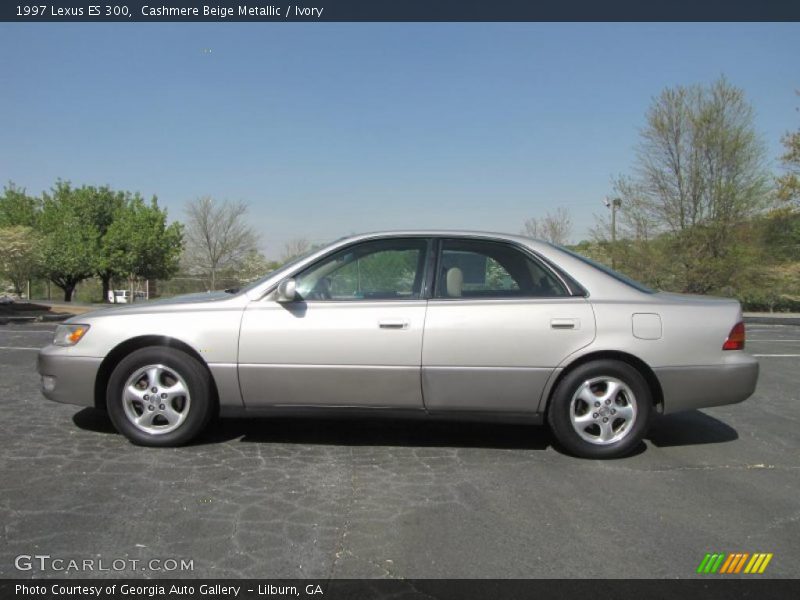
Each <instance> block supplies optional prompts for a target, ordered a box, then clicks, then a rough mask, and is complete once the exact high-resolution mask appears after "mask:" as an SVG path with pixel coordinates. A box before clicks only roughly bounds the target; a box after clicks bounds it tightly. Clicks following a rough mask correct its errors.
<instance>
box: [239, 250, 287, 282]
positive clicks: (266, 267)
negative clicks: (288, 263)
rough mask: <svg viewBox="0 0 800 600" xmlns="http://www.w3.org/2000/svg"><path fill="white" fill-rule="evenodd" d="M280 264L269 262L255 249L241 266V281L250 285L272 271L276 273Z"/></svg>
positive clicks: (248, 254)
mask: <svg viewBox="0 0 800 600" xmlns="http://www.w3.org/2000/svg"><path fill="white" fill-rule="evenodd" d="M279 266H280V263H278V262H276V261H272V260H267V259H266V258H265V257H264V255H263V254H261V252H259V251H258V250H256V249H255V248H253V249H252V250H251V251H250V252H248V253H247V255H246V256H245V257H244V259H243V260H242V263H241V265H240V266H239V274H238V275H239V280H240V281H241V282H242V283H249V282H251V281H255V280H256V279H258V278H260V277H263V276H264V275H266V274H267V273H269V272H270V271H274V270H275V269H277V268H278V267H279Z"/></svg>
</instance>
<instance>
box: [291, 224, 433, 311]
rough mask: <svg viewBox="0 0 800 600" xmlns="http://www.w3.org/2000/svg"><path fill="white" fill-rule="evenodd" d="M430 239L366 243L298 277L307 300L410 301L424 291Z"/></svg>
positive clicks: (334, 256) (298, 282)
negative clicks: (428, 240) (428, 241)
mask: <svg viewBox="0 0 800 600" xmlns="http://www.w3.org/2000/svg"><path fill="white" fill-rule="evenodd" d="M426 254H427V241H426V240H424V239H418V238H417V239H392V240H377V241H373V242H364V243H362V244H358V245H356V246H351V247H349V248H345V249H344V250H340V251H339V252H337V253H335V254H333V255H332V256H329V257H327V258H325V259H323V260H322V261H321V262H318V263H316V264H314V265H312V266H311V267H309V268H308V269H306V270H305V271H303V272H302V273H300V274H299V275H298V276H297V277H296V278H295V279H296V281H297V293H298V295H299V296H300V298H302V299H303V300H313V301H320V300H322V301H338V302H341V301H351V300H409V299H418V298H420V297H421V294H422V283H423V281H424V275H425V273H424V271H425V264H426V260H425V257H426Z"/></svg>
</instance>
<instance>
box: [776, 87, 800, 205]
mask: <svg viewBox="0 0 800 600" xmlns="http://www.w3.org/2000/svg"><path fill="white" fill-rule="evenodd" d="M798 94H800V92H798ZM781 142H783V146H784V148H785V149H786V151H785V152H784V154H783V156H781V161H782V162H783V166H784V168H785V169H786V172H785V173H784V174H783V175H781V176H780V177H779V178H778V198H779V199H781V200H784V201H787V202H791V201H793V202H795V203H798V202H800V129H798V130H797V131H795V132H793V133H787V134H786V135H785V136H783V139H781Z"/></svg>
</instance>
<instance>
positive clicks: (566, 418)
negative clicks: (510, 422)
mask: <svg viewBox="0 0 800 600" xmlns="http://www.w3.org/2000/svg"><path fill="white" fill-rule="evenodd" d="M652 414H653V397H652V394H651V392H650V388H649V387H648V385H647V382H646V381H645V380H644V377H642V375H641V373H639V371H637V370H636V369H635V368H634V367H632V366H631V365H629V364H628V363H624V362H621V361H617V360H597V361H592V362H589V363H586V364H584V365H581V366H579V367H577V368H576V369H574V370H573V371H570V372H569V373H567V374H566V375H565V376H564V378H563V379H562V380H561V381H560V382H559V384H558V386H557V387H556V389H555V391H554V392H553V396H552V399H551V401H550V407H549V409H548V415H547V417H548V421H549V423H550V428H551V429H552V431H553V433H554V434H555V436H556V439H557V440H558V442H559V443H560V444H561V445H562V446H563V447H564V449H566V450H567V451H568V452H570V453H571V454H574V455H576V456H581V457H584V458H616V457H619V456H625V455H626V454H629V453H630V452H631V451H633V449H634V448H635V447H636V446H637V445H638V444H639V443H640V442H641V440H642V438H643V437H644V435H645V433H647V429H648V427H649V426H650V420H651V417H652Z"/></svg>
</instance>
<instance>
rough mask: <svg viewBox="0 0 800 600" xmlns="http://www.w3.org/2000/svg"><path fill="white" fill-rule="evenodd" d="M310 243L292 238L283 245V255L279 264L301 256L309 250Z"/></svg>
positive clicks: (302, 239)
mask: <svg viewBox="0 0 800 600" xmlns="http://www.w3.org/2000/svg"><path fill="white" fill-rule="evenodd" d="M311 248H312V246H311V242H309V241H308V240H307V239H306V238H304V237H299V238H293V239H291V240H289V241H288V242H286V243H285V244H284V245H283V254H282V255H281V262H282V263H287V262H289V261H290V260H292V259H293V258H297V257H298V256H302V255H303V254H305V253H306V252H308V251H309V250H311Z"/></svg>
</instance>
